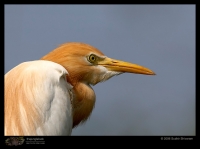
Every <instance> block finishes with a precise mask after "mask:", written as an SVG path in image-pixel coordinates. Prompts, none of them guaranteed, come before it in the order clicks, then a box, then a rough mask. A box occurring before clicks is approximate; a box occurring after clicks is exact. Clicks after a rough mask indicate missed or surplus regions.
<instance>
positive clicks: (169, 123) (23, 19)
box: [4, 5, 196, 136]
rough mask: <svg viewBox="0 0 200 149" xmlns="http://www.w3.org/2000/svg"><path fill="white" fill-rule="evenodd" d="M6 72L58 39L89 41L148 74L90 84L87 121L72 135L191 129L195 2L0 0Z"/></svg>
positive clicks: (170, 132) (180, 132) (169, 132)
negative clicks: (22, 1) (35, 0)
mask: <svg viewBox="0 0 200 149" xmlns="http://www.w3.org/2000/svg"><path fill="white" fill-rule="evenodd" d="M4 8H5V30H4V33H5V37H4V39H5V49H4V51H5V55H4V56H5V61H4V62H5V73H7V72H8V71H9V70H10V69H12V68H13V67H15V66H16V65H18V64H20V63H21V62H24V61H31V60H37V59H40V58H41V57H42V56H44V55H45V54H47V53H48V52H50V51H51V50H53V49H55V48H56V47H57V46H58V45H60V44H62V43H65V42H71V41H77V42H85V43H88V44H90V45H92V46H94V47H96V48H98V49H99V50H101V51H102V52H103V53H104V54H105V55H107V56H109V57H111V58H115V59H119V60H124V61H129V62H132V63H136V64H140V65H143V66H145V67H148V68H150V69H151V70H153V71H154V72H155V73H156V75H155V76H145V75H138V74H122V75H119V76H116V77H113V78H111V79H110V80H108V81H106V82H104V83H99V84H97V85H96V86H94V87H93V89H94V91H95V93H96V105H95V108H94V110H93V112H92V115H91V116H90V119H89V120H88V121H87V122H86V123H85V124H83V125H80V126H78V127H77V128H75V129H73V131H72V135H74V136H75V135H84V136H85V135H132V136H157V135H159V136H160V135H161V136H166V135H179V136H181V135H183V136H192V135H196V130H195V128H196V126H195V124H196V122H195V121H196V118H195V114H196V113H195V108H196V106H195V101H196V96H195V94H196V92H195V83H196V82H195V40H196V38H195V28H196V27H195V9H196V7H195V5H4Z"/></svg>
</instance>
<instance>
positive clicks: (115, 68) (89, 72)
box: [42, 42, 155, 85]
mask: <svg viewBox="0 0 200 149" xmlns="http://www.w3.org/2000/svg"><path fill="white" fill-rule="evenodd" d="M42 59H46V60H51V61H54V62H56V63H59V64H61V65H62V66H64V67H65V68H66V69H67V71H68V72H69V77H70V80H73V81H71V83H72V85H75V84H76V83H77V82H84V83H86V84H92V85H95V84H97V83H99V82H102V81H106V80H108V79H109V78H111V77H113V76H115V75H119V74H121V73H125V72H127V73H137V74H145V75H154V74H155V73H154V72H153V71H152V70H150V69H148V68H145V67H143V66H140V65H137V64H132V63H129V62H124V61H120V60H115V59H112V58H109V57H107V56H105V55H104V54H103V53H102V52H101V51H99V50H98V49H96V48H95V47H92V46H90V45H88V44H85V43H76V42H71V43H66V44H63V45H61V46H59V47H58V48H57V49H55V50H53V51H52V52H50V53H49V54H47V55H46V56H44V57H43V58H42Z"/></svg>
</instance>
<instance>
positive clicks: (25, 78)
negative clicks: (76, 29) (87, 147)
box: [4, 42, 155, 136]
mask: <svg viewBox="0 0 200 149" xmlns="http://www.w3.org/2000/svg"><path fill="white" fill-rule="evenodd" d="M125 72H128V73H137V74H145V75H155V73H154V72H153V71H151V70H150V69H148V68H145V67H143V66H139V65H137V64H132V63H129V62H124V61H120V60H116V59H111V58H109V57H107V56H105V55H104V54H103V53H102V52H101V51H99V50H98V49H96V48H94V47H92V46H90V45H88V44H85V43H77V42H70V43H65V44H63V45H61V46H59V47H58V48H56V49H55V50H53V51H51V52H50V53H48V54H47V55H45V56H44V57H42V58H41V60H35V61H28V62H23V63H21V64H19V65H18V66H16V67H14V68H13V69H11V70H10V71H9V72H7V73H6V74H5V76H4V80H5V90H4V92H5V99H4V101H5V102H4V106H5V110H4V114H5V123H4V128H5V129H4V134H5V135H9V136H15V135H17V136H29V135H31V136H33V135H57V136H58V135H71V131H72V129H73V128H74V127H76V126H78V125H79V124H81V123H83V122H85V121H86V120H87V119H88V117H89V116H90V114H91V112H92V110H93V108H94V104H95V98H96V97H95V93H94V91H93V89H92V87H91V85H95V84H97V83H99V82H102V81H106V80H108V79H109V78H111V77H113V76H115V75H119V74H122V73H125Z"/></svg>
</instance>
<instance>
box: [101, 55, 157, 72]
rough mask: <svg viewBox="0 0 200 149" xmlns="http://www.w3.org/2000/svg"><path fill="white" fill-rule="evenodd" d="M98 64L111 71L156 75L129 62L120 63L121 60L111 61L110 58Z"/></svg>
mask: <svg viewBox="0 0 200 149" xmlns="http://www.w3.org/2000/svg"><path fill="white" fill-rule="evenodd" d="M98 64H99V65H102V66H104V67H106V68H107V69H108V70H110V71H117V72H128V73H137V74H144V75H155V73H154V72H153V71H152V70H150V69H148V68H145V67H143V66H140V65H137V64H132V63H129V62H124V61H120V60H115V59H111V58H108V57H106V58H105V59H104V60H102V61H100V62H98Z"/></svg>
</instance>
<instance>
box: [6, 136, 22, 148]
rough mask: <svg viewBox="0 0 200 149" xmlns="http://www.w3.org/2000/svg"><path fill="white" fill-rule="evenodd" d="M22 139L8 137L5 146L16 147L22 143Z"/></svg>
mask: <svg viewBox="0 0 200 149" xmlns="http://www.w3.org/2000/svg"><path fill="white" fill-rule="evenodd" d="M24 140H25V139H24V137H10V138H8V139H6V140H5V143H6V145H8V146H17V145H22V144H23V143H24Z"/></svg>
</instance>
